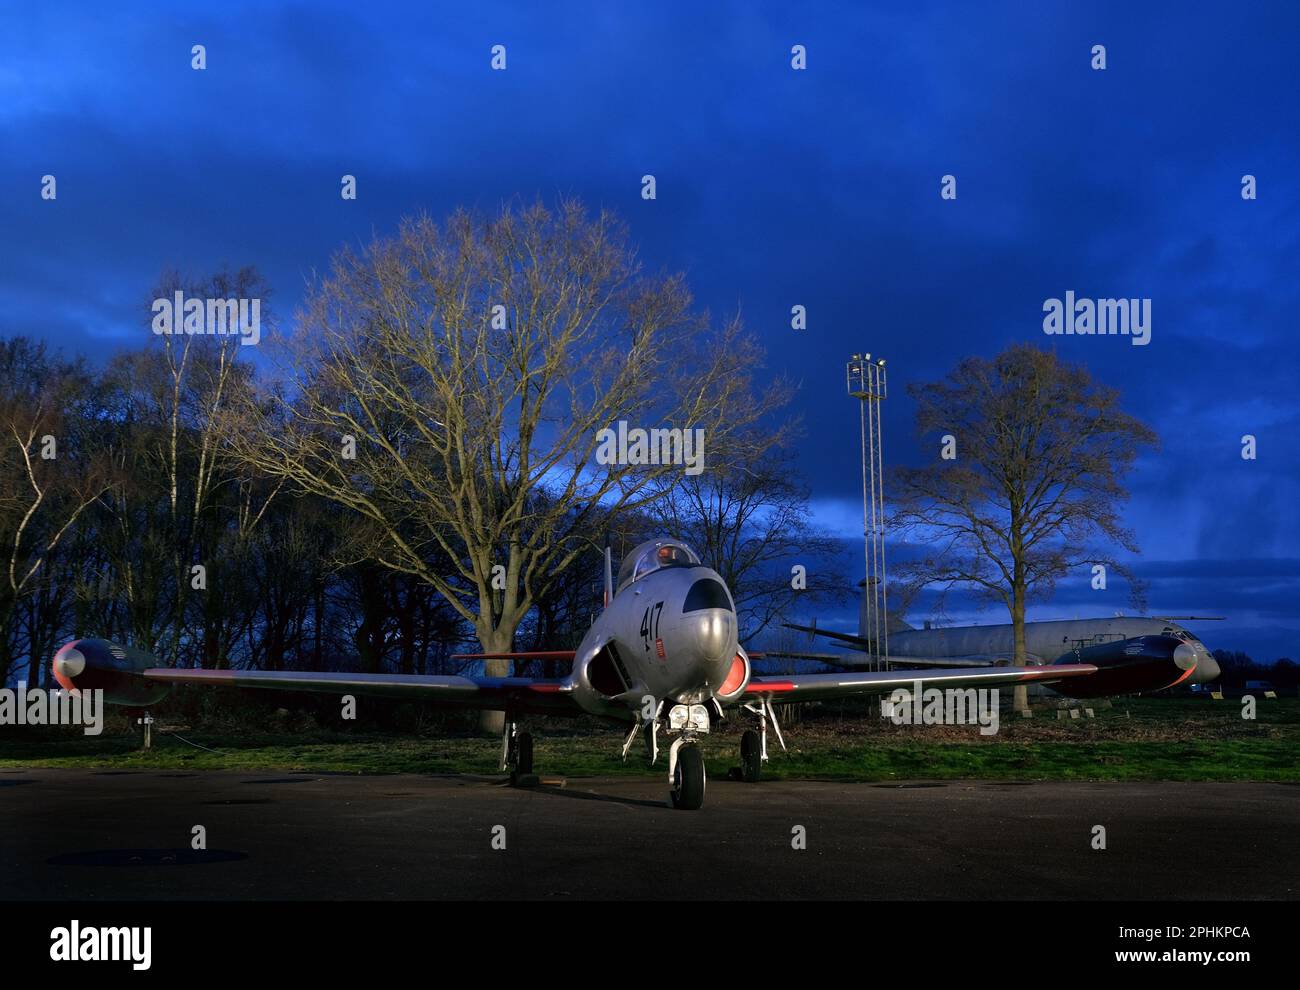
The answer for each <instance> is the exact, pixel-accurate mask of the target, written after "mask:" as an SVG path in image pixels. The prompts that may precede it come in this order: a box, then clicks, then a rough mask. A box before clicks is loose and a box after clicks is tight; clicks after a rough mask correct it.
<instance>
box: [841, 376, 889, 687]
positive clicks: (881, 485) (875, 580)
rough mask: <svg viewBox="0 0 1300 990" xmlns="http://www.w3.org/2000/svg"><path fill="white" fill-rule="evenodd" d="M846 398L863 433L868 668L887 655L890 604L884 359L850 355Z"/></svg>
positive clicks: (864, 621)
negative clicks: (853, 402)
mask: <svg viewBox="0 0 1300 990" xmlns="http://www.w3.org/2000/svg"><path fill="white" fill-rule="evenodd" d="M846 381H847V388H848V392H849V395H851V396H853V398H855V399H857V400H858V401H859V402H860V406H859V418H860V420H861V432H862V535H863V556H864V558H865V560H864V563H865V565H866V578H865V581H864V587H863V606H864V607H863V612H862V621H861V623H860V625H861V626H862V628H861V629H859V633H860V634H861V635H863V636H865V637H867V638H868V639H869V641H870V649H869V651H868V657H869V658H870V661H871V663H870V666H871V668H872V669H877V670H878V669H882V668H884V667H885V666H886V658H887V657H888V656H889V606H888V601H887V598H886V580H885V578H886V569H885V477H884V450H883V446H884V443H883V441H884V425H883V420H882V419H881V409H880V403H881V401H882V400H884V399H885V398H886V397H887V395H888V381H887V378H886V374H885V359H884V358H877V359H875V360H874V361H873V360H872V358H871V355H870V354H854V355H853V356H852V357H851V358H850V359H849V362H848V365H847V368H846Z"/></svg>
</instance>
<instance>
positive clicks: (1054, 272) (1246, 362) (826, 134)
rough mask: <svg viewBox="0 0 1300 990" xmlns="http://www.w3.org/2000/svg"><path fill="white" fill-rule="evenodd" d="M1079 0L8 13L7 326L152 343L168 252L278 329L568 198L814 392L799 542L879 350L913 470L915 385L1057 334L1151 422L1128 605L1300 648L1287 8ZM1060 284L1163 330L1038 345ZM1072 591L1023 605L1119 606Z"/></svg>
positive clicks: (1246, 645) (1295, 242) (0, 135)
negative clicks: (318, 292) (401, 248)
mask: <svg viewBox="0 0 1300 990" xmlns="http://www.w3.org/2000/svg"><path fill="white" fill-rule="evenodd" d="M1083 6H1084V5H1078V4H1066V3H1051V2H1043V3H1023V2H1022V3H1007V4H996V3H994V4H978V5H976V4H951V5H942V4H925V3H916V2H905V3H896V4H895V3H881V4H870V5H867V4H847V3H846V4H832V3H808V4H799V5H793V4H774V3H773V4H764V3H754V2H738V3H721V2H715V3H707V4H702V3H698V2H692V3H677V4H674V3H661V4H644V5H642V4H631V3H618V2H610V0H603V2H561V3H555V4H538V3H474V4H464V5H461V6H458V7H452V6H449V5H444V4H440V3H419V4H409V5H407V4H388V3H380V2H375V3H368V4H352V3H348V4H342V3H312V4H273V3H257V4H253V3H239V2H223V3H221V4H203V5H199V4H130V5H125V6H120V7H104V6H99V5H89V4H87V5H72V4H66V3H61V2H58V0H53V2H46V3H43V4H41V5H39V6H35V5H22V7H24V8H25V9H15V8H14V7H6V8H5V9H3V10H0V228H2V229H3V231H4V235H5V236H4V237H3V239H2V241H0V251H3V258H2V259H0V298H3V303H4V304H3V307H0V333H3V334H5V335H11V334H29V335H34V336H40V337H44V338H46V339H48V340H50V341H52V342H54V343H56V344H58V345H59V346H61V347H62V348H64V349H65V350H67V351H70V352H81V353H85V354H87V355H89V356H90V357H92V358H93V359H102V358H103V357H106V356H107V355H109V354H111V353H112V352H113V351H114V350H116V349H119V348H124V347H132V346H137V345H138V344H139V342H140V340H141V337H142V334H144V333H145V332H146V330H145V327H144V323H143V322H142V315H141V314H142V312H144V305H145V298H146V295H147V293H148V291H149V289H150V287H151V286H152V285H153V284H154V281H155V280H156V278H157V275H158V273H159V271H160V270H161V269H163V268H164V267H167V266H176V267H179V268H180V269H182V270H185V271H190V272H193V273H203V272H207V271H211V270H213V269H214V268H216V267H218V266H220V265H221V264H222V263H229V264H232V265H243V264H254V265H256V266H258V267H259V268H260V269H261V270H262V271H263V272H264V273H265V274H266V275H267V277H268V278H269V280H270V282H271V284H272V286H273V288H274V290H275V296H274V303H275V306H276V309H277V311H278V312H279V313H281V314H283V315H288V314H291V313H292V311H293V309H294V306H295V304H296V302H297V300H298V299H299V298H300V296H301V290H302V285H303V282H304V279H305V277H306V276H307V275H308V274H309V273H310V272H311V271H312V270H313V269H315V268H321V267H323V266H324V265H325V264H326V263H327V261H328V259H329V256H330V253H331V252H332V251H333V250H334V249H335V248H337V247H338V246H339V245H340V244H343V243H345V242H353V243H356V242H359V241H363V240H367V239H369V237H370V235H371V233H372V232H380V233H383V232H387V231H391V230H392V229H394V227H395V224H396V221H397V219H398V218H399V217H400V216H402V215H403V214H406V213H410V212H413V211H416V210H421V209H423V210H428V211H429V212H430V213H432V214H434V215H435V216H436V215H441V214H444V213H446V212H448V211H449V210H450V209H452V208H453V207H454V206H456V205H458V204H469V205H476V206H479V207H482V208H485V209H491V208H492V207H494V206H495V205H496V204H497V203H499V202H500V201H501V200H502V199H504V198H508V197H512V196H516V195H523V196H524V197H526V198H531V197H533V196H535V195H541V196H543V197H548V198H549V197H554V196H556V195H558V194H576V195H578V196H581V197H582V198H583V199H585V200H586V201H587V202H589V203H590V204H592V205H593V206H596V205H599V206H608V207H612V208H614V209H616V210H617V211H618V212H619V213H621V214H622V215H623V217H624V218H625V219H626V220H627V221H628V222H629V224H630V226H631V230H632V234H633V237H634V239H635V240H636V241H637V242H638V243H639V244H640V246H641V251H642V256H643V258H644V260H645V261H646V263H647V264H648V265H650V266H651V267H655V268H657V267H660V266H663V267H667V268H672V269H682V270H685V271H686V272H687V273H688V276H689V280H690V283H691V285H692V287H693V289H694V291H695V293H696V295H697V298H698V299H699V301H700V303H701V304H702V305H704V306H707V307H709V308H710V309H712V310H713V311H714V312H715V313H717V314H724V313H728V312H731V311H734V310H735V309H736V308H737V307H739V308H740V310H741V312H742V314H743V316H744V318H745V320H746V322H747V323H748V324H749V325H750V326H751V327H752V328H754V329H755V330H756V331H757V332H758V333H760V334H761V336H762V337H763V339H764V342H765V344H766V346H767V349H768V354H769V362H768V370H769V371H770V372H773V373H775V372H778V371H784V372H787V373H789V374H790V375H792V376H793V377H794V378H796V379H797V380H799V381H801V382H802V383H803V387H802V389H801V391H800V393H799V398H798V400H797V407H798V411H799V412H801V413H802V415H803V417H804V419H805V421H806V423H807V424H808V427H809V430H808V436H807V439H806V442H805V443H804V444H803V446H802V449H801V452H800V461H801V464H802V467H803V470H804V472H805V474H806V476H807V479H808V481H809V483H810V485H811V486H812V490H813V494H814V499H815V507H816V510H817V514H818V517H819V518H820V519H821V520H823V521H824V522H827V523H828V524H831V525H835V526H837V527H839V528H841V529H842V530H844V531H845V533H846V535H848V536H850V537H851V536H852V534H853V532H854V531H855V529H856V527H855V524H854V519H855V517H856V515H857V513H858V512H859V501H858V499H859V494H858V492H859V488H858V485H859V482H858V480H857V474H856V471H857V457H856V446H855V445H856V412H855V410H854V409H853V405H852V401H851V400H850V399H848V398H846V397H845V396H844V393H843V364H844V360H845V358H846V357H847V356H848V355H849V354H850V353H851V352H853V351H857V350H868V351H872V352H874V353H877V354H882V355H885V356H886V357H887V358H888V359H889V367H890V370H891V386H892V388H893V393H894V394H893V396H892V397H891V398H890V400H889V401H888V403H887V406H886V423H887V435H886V455H887V457H888V459H890V460H892V461H916V460H918V459H919V458H920V451H919V449H918V447H917V442H916V439H915V438H914V437H913V435H912V429H911V417H912V409H911V407H910V404H909V402H908V400H907V399H906V397H905V395H904V386H905V385H906V383H907V382H909V381H920V380H929V379H933V378H936V377H939V376H941V375H942V374H943V373H945V372H946V371H947V370H948V369H949V368H950V367H951V366H952V365H953V364H954V363H955V362H956V361H957V360H959V359H960V358H961V357H963V356H965V355H967V354H983V355H992V354H994V353H996V352H997V351H998V350H1000V349H1001V348H1002V347H1004V346H1006V345H1007V344H1009V343H1012V342H1015V341H1025V340H1027V341H1030V342H1033V343H1037V344H1050V343H1052V342H1053V341H1055V342H1056V345H1057V347H1058V349H1059V351H1060V352H1061V353H1062V355H1064V356H1066V357H1068V358H1070V359H1071V360H1076V361H1082V362H1084V363H1085V364H1086V365H1087V366H1088V367H1089V368H1090V369H1091V371H1092V372H1093V374H1094V375H1095V376H1097V377H1098V378H1100V379H1103V380H1105V381H1107V382H1110V383H1112V384H1114V385H1116V386H1117V387H1119V388H1121V389H1122V390H1123V392H1124V395H1125V402H1126V405H1127V407H1128V408H1129V409H1130V411H1132V412H1134V413H1135V414H1137V415H1139V416H1141V417H1143V418H1144V419H1145V420H1147V421H1148V422H1149V423H1150V424H1151V425H1152V426H1153V427H1154V428H1155V429H1156V430H1157V432H1158V433H1159V434H1160V435H1161V437H1162V440H1163V446H1162V448H1161V449H1160V450H1159V451H1158V452H1155V453H1152V454H1151V455H1149V456H1147V457H1144V458H1143V460H1142V461H1141V463H1140V464H1139V466H1138V468H1137V470H1136V471H1135V472H1134V474H1133V475H1132V477H1131V479H1130V481H1131V489H1132V492H1133V499H1132V502H1131V504H1130V506H1129V507H1128V509H1127V513H1126V515H1127V520H1128V523H1129V525H1130V526H1132V527H1133V528H1134V529H1136V530H1137V531H1138V533H1139V535H1140V541H1141V544H1142V549H1143V554H1142V556H1141V558H1139V559H1138V561H1136V566H1137V569H1138V570H1139V573H1141V574H1143V575H1144V576H1145V577H1146V578H1147V579H1148V580H1149V581H1150V583H1151V588H1150V601H1151V607H1152V611H1155V612H1157V613H1171V612H1178V613H1184V612H1197V613H1200V614H1214V615H1218V614H1222V615H1226V616H1228V617H1229V621H1227V622H1224V623H1218V624H1214V626H1213V627H1209V628H1205V629H1204V630H1203V632H1204V635H1205V637H1206V639H1207V642H1209V644H1210V645H1211V646H1212V647H1217V646H1225V647H1229V648H1242V649H1247V650H1248V651H1250V652H1252V653H1255V654H1256V655H1258V656H1260V657H1263V658H1270V659H1271V658H1273V657H1276V656H1282V655H1292V656H1295V655H1296V653H1297V652H1300V651H1297V649H1296V647H1295V646H1294V645H1293V644H1294V642H1295V639H1294V634H1295V633H1296V632H1297V631H1298V630H1300V608H1297V600H1298V599H1300V523H1297V517H1296V511H1295V507H1296V505H1297V504H1300V444H1298V443H1297V440H1296V436H1297V431H1300V400H1297V398H1296V388H1295V378H1296V375H1295V371H1296V366H1297V361H1296V355H1297V350H1298V349H1297V345H1296V343H1295V334H1296V321H1295V316H1294V314H1295V313H1296V311H1297V309H1296V307H1297V303H1298V302H1300V286H1298V284H1297V279H1296V274H1297V272H1300V110H1298V109H1297V107H1298V105H1300V104H1298V101H1297V100H1296V95H1295V94H1296V93H1298V92H1300V56H1297V48H1296V39H1297V38H1300V7H1297V6H1295V5H1294V4H1284V3H1275V4H1251V5H1241V4H1228V3H1221V4H1220V3H1198V4H1185V3H1161V4H1140V5H1139V4H1132V3H1100V4H1089V5H1086V6H1087V9H1079V8H1082V7H1083ZM194 44H203V45H205V46H206V48H207V69H206V70H205V71H202V72H196V71H193V70H192V69H191V68H190V47H191V46H192V45H194ZM496 44H502V45H505V46H506V51H507V65H508V68H507V69H506V71H504V72H494V71H492V70H491V68H490V66H489V59H490V49H491V47H492V46H493V45H496ZM795 44H802V45H805V46H806V48H807V59H808V68H807V70H806V71H802V72H797V71H794V70H792V69H791V67H790V48H791V46H792V45H795ZM1094 44H1103V45H1105V46H1106V50H1107V68H1106V69H1105V70H1104V71H1094V70H1093V69H1091V68H1090V59H1091V54H1090V50H1091V48H1092V46H1093V45H1094ZM47 173H50V174H54V175H55V176H56V177H57V180H58V199H57V200H56V201H54V202H46V201H43V200H42V199H41V197H40V195H39V193H40V177H41V176H42V175H44V174H47ZM345 173H350V174H353V175H356V176H357V180H358V194H359V195H358V199H357V200H356V201H355V202H345V201H343V200H341V199H340V197H339V194H338V190H339V178H340V176H342V175H343V174H345ZM646 173H651V174H654V175H655V176H656V179H657V182H658V198H657V199H656V200H655V201H653V202H646V201H644V200H642V199H641V196H640V188H641V187H640V178H641V176H642V175H643V174H646ZM1247 173H1249V174H1252V175H1255V176H1256V177H1257V181H1258V189H1259V198H1258V199H1257V200H1256V201H1253V202H1247V201H1243V200H1242V198H1241V195H1240V187H1241V177H1242V175H1243V174H1247ZM944 174H952V175H955V176H956V178H957V190H958V196H957V199H956V200H955V201H944V200H942V199H941V198H940V196H939V188H940V177H941V176H942V175H944ZM1069 289H1073V290H1074V291H1076V292H1077V293H1078V294H1079V295H1081V296H1093V297H1097V296H1126V297H1150V298H1151V299H1152V310H1153V333H1152V342H1151V344H1150V345H1148V346H1146V347H1134V346H1132V345H1131V344H1130V342H1129V341H1128V339H1126V338H1122V337H1110V338H1088V337H1081V338H1080V337H1076V338H1046V337H1044V335H1043V333H1042V329H1041V321H1042V305H1043V301H1044V300H1045V299H1047V298H1049V297H1059V296H1063V295H1064V293H1065V291H1066V290H1069ZM795 304H801V305H805V306H807V308H808V319H809V328H808V330H807V331H805V332H803V333H802V334H796V332H795V331H792V330H791V329H790V326H789V313H790V307H791V306H792V305H795ZM1245 433H1251V434H1254V435H1255V436H1257V437H1258V444H1259V456H1258V459H1257V460H1255V461H1245V460H1243V459H1242V458H1241V456H1240V438H1241V436H1242V434H1245ZM1085 577H1086V576H1084V575H1081V576H1080V579H1079V581H1077V582H1066V583H1065V584H1063V585H1062V586H1061V587H1060V589H1059V590H1058V593H1057V596H1056V598H1055V599H1054V601H1053V602H1052V603H1051V604H1050V605H1047V606H1042V607H1040V608H1038V609H1037V610H1036V611H1035V613H1034V614H1035V615H1036V616H1037V617H1044V618H1045V617H1052V616H1056V615H1074V614H1080V615H1087V614H1109V613H1110V612H1112V611H1114V610H1115V609H1119V608H1124V607H1125V605H1126V601H1125V592H1124V590H1123V589H1122V588H1120V587H1117V586H1113V588H1114V590H1113V591H1112V592H1109V593H1108V594H1109V595H1110V597H1108V598H1106V600H1105V601H1102V600H1101V599H1100V598H1099V593H1097V592H1093V591H1091V589H1089V588H1088V587H1087V585H1086V582H1085ZM851 611H852V610H846V615H845V616H844V623H842V624H851V623H852V619H851V616H850V615H848V614H847V612H851ZM949 616H950V618H953V619H965V618H970V617H973V616H974V613H972V612H970V611H968V610H965V611H963V610H961V609H960V607H957V608H953V607H950V609H949ZM916 617H917V618H921V617H923V616H916ZM979 618H981V619H983V620H984V621H997V620H1000V619H1001V617H1000V616H998V615H997V614H996V613H994V612H991V611H990V612H986V613H984V614H983V615H982V616H979Z"/></svg>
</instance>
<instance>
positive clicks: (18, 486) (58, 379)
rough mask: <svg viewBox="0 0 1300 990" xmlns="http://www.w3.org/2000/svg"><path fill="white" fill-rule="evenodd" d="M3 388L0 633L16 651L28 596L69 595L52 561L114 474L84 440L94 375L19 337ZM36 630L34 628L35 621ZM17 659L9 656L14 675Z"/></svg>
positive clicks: (2, 370)
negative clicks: (16, 630)
mask: <svg viewBox="0 0 1300 990" xmlns="http://www.w3.org/2000/svg"><path fill="white" fill-rule="evenodd" d="M0 382H2V383H3V386H2V391H0V541H2V542H0V546H3V557H2V558H0V566H3V568H4V575H3V578H2V579H0V630H3V631H4V639H3V642H4V643H5V644H6V645H11V644H13V643H14V642H15V640H14V639H13V638H12V637H11V635H10V633H11V630H10V625H11V623H12V621H13V618H14V615H15V612H16V610H17V608H18V606H19V603H20V602H22V601H23V600H24V598H25V597H26V596H28V595H29V594H31V593H33V592H34V591H40V592H41V594H42V596H43V597H46V598H47V599H48V597H49V596H51V595H53V596H55V597H56V598H57V597H61V591H60V590H59V589H57V588H54V587H53V586H52V585H49V584H47V583H45V582H44V578H45V577H46V576H48V575H49V573H50V570H51V566H50V561H51V559H52V558H53V556H54V554H55V552H56V551H57V550H58V548H59V545H60V543H61V542H62V541H63V540H64V539H65V538H67V537H68V534H69V532H70V531H73V528H74V526H75V524H76V523H77V520H78V519H79V518H80V517H81V515H82V513H84V512H85V511H86V509H87V507H88V506H90V505H91V504H92V503H93V502H94V501H95V500H96V499H97V498H98V497H99V496H100V495H102V494H103V493H104V492H105V491H106V490H107V489H108V487H109V484H110V474H109V471H108V467H107V464H106V462H105V459H104V458H103V457H102V456H100V455H99V454H98V452H96V451H95V450H93V449H91V448H90V446H89V445H87V444H84V443H82V442H80V441H81V440H82V439H83V438H82V436H81V433H80V431H79V429H78V427H79V424H80V421H81V415H80V413H81V397H82V396H84V395H85V393H86V391H87V385H88V376H87V375H86V373H85V372H84V370H83V369H82V368H81V367H80V365H79V364H64V363H61V362H58V361H56V360H54V359H51V358H50V357H48V356H47V355H46V353H45V348H44V346H43V345H36V344H32V343H31V342H29V341H27V340H25V339H22V338H19V339H16V340H13V341H10V342H8V343H7V344H6V345H5V346H4V347H3V348H2V349H0ZM46 604H47V605H48V602H47V603H46ZM41 611H45V612H48V608H45V607H43V608H42V609H41ZM28 625H29V627H33V628H34V625H33V623H32V621H31V617H30V616H29V622H28ZM39 625H41V626H48V625H49V622H48V621H47V620H44V619H43V620H42V621H41V622H40V623H39ZM45 639H46V637H44V636H42V635H33V636H29V638H28V640H27V643H28V648H29V650H30V651H31V656H30V669H29V673H28V677H29V681H30V682H31V683H32V684H36V683H38V682H39V674H40V668H39V664H40V662H41V660H42V657H41V656H40V655H39V654H40V652H41V650H43V649H44V646H45V645H46V644H45ZM14 659H15V658H14V657H12V656H6V657H5V658H4V661H5V663H4V666H5V673H6V675H7V674H8V671H9V669H10V668H11V666H12V664H13V661H14ZM0 683H2V682H0Z"/></svg>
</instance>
